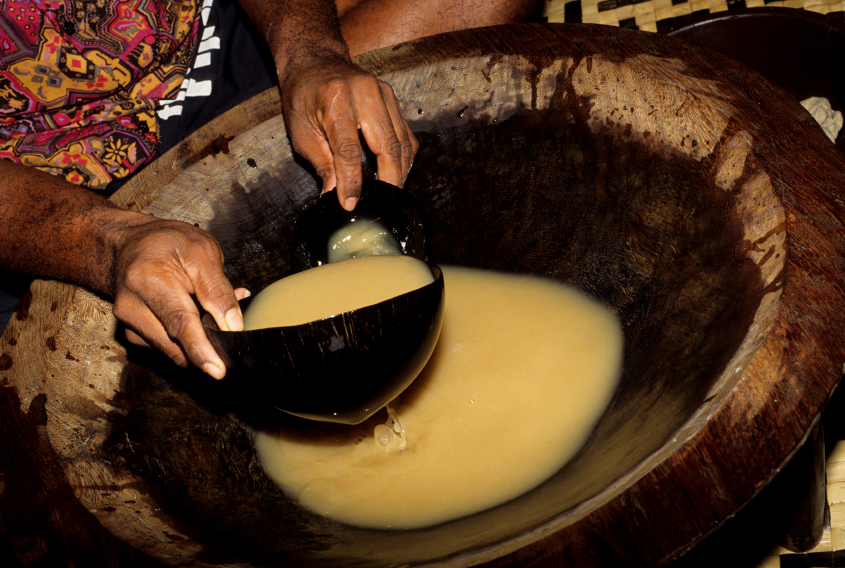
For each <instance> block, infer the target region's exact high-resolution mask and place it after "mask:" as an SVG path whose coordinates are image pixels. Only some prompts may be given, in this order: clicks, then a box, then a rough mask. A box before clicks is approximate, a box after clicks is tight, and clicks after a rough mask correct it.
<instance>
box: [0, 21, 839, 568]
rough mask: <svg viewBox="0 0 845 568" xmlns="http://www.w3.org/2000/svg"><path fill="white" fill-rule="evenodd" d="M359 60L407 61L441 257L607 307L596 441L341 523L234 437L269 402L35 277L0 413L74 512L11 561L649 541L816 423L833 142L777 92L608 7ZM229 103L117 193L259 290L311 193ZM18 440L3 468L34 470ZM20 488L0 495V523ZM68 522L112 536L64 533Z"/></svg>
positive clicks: (561, 552) (382, 67)
mask: <svg viewBox="0 0 845 568" xmlns="http://www.w3.org/2000/svg"><path fill="white" fill-rule="evenodd" d="M358 61H359V62H360V63H361V64H362V65H364V66H365V67H366V68H368V69H370V70H372V71H373V72H375V73H377V74H379V75H380V76H382V77H383V78H385V79H386V80H388V81H390V82H391V83H392V84H393V85H394V87H395V89H396V91H397V93H398V95H399V97H400V104H401V106H402V109H403V112H404V113H405V115H406V116H407V117H408V119H409V121H410V122H411V124H412V127H413V128H414V130H415V131H416V132H417V133H418V137H419V138H420V141H421V143H422V146H421V151H420V154H419V156H418V158H417V161H416V163H415V166H414V169H413V170H412V173H411V176H410V177H409V179H408V184H407V189H408V191H410V192H412V193H413V194H414V195H415V196H416V197H417V198H418V199H419V201H420V202H421V203H423V206H424V207H425V208H426V209H427V213H428V215H429V217H430V218H431V219H432V249H431V250H432V252H431V256H432V260H434V261H435V262H440V263H457V264H468V265H473V266H480V267H485V268H491V269H499V270H509V271H520V272H535V273H538V274H543V275H546V276H549V277H552V278H556V279H559V280H563V281H567V282H573V283H575V284H578V285H581V286H583V287H584V288H586V289H587V290H588V291H590V292H591V293H593V294H594V295H596V296H598V297H600V298H602V299H603V300H605V301H606V302H608V303H609V304H610V305H612V306H614V307H615V308H616V309H617V310H618V311H619V313H620V316H621V318H622V320H623V324H624V326H625V331H626V345H625V348H626V362H625V370H624V374H623V379H622V386H621V387H620V390H619V392H618V393H617V396H616V397H615V399H614V401H613V402H612V404H611V406H610V408H609V410H608V412H607V414H606V415H605V417H604V418H603V419H602V421H601V422H600V424H599V425H598V427H597V430H596V432H595V434H594V435H593V437H592V438H591V440H590V442H588V444H587V446H586V447H585V448H584V450H583V451H582V452H581V453H580V454H579V455H578V456H577V457H576V459H575V460H573V461H572V462H571V463H570V464H568V465H567V466H566V467H565V468H564V469H563V470H562V471H561V472H559V473H558V474H556V475H555V476H554V477H553V478H552V479H550V480H549V481H548V482H547V483H545V484H544V485H543V486H541V487H539V488H537V489H536V490H534V491H532V492H530V493H528V494H526V495H524V496H523V497H520V498H519V499H516V500H514V501H512V502H510V503H508V504H506V505H503V506H501V507H497V508H495V509H493V510H490V511H486V512H484V513H481V514H478V515H474V516H472V517H469V518H466V519H460V520H457V521H454V522H451V523H447V524H444V525H441V526H438V527H432V528H430V529H425V530H418V531H406V532H403V531H397V532H381V531H367V530H359V529H355V528H353V527H347V526H344V525H340V524H337V523H333V522H331V521H328V520H325V519H321V518H318V517H315V516H314V515H312V514H310V513H307V512H305V511H303V510H301V509H300V508H298V507H297V506H296V505H295V504H294V503H291V502H290V500H289V499H288V498H287V497H286V496H285V495H284V494H282V493H281V492H280V491H279V490H278V489H276V488H275V487H274V486H273V485H272V483H270V482H269V481H268V480H267V479H266V477H265V476H264V475H263V473H262V472H261V470H260V468H259V466H258V465H257V462H256V459H255V455H254V451H253V448H252V445H251V442H250V438H249V437H250V427H252V426H256V425H260V424H262V423H264V422H265V421H266V420H267V419H268V417H267V416H260V415H257V414H256V413H254V412H250V409H249V407H248V406H245V405H243V404H242V401H241V400H239V399H238V397H237V396H236V394H235V393H236V391H237V389H236V388H234V385H231V384H230V383H229V382H227V381H224V382H222V383H214V382H212V381H211V380H210V379H207V378H205V377H203V376H201V375H200V374H198V373H190V372H183V371H180V370H178V369H174V368H172V367H171V366H170V365H169V364H168V362H166V361H161V360H160V359H159V358H157V357H155V356H154V355H153V354H151V353H149V352H144V351H140V350H135V349H128V348H127V347H126V346H125V345H123V344H122V342H121V341H120V339H119V338H120V334H119V332H118V334H117V337H118V339H115V333H116V331H118V330H117V326H116V323H115V322H114V319H113V318H112V317H111V315H110V313H109V304H108V303H107V302H105V301H103V300H102V299H99V298H96V297H94V296H93V295H91V294H88V293H87V292H84V291H81V290H76V289H73V288H69V287H63V286H61V285H57V284H54V283H38V284H37V285H36V286H35V288H34V289H33V294H32V299H31V303H30V308H29V314H28V315H27V316H26V317H19V318H13V320H12V326H10V328H9V329H7V330H6V333H5V335H4V336H3V339H2V342H3V343H2V348H3V355H2V359H0V361H2V367H3V368H2V370H0V381H2V384H3V385H5V386H4V387H3V388H4V389H7V390H6V391H4V392H7V393H8V394H9V396H7V397H5V398H4V399H3V401H0V402H2V403H3V404H5V405H6V407H5V408H3V409H0V410H8V411H9V412H12V411H13V410H14V411H15V412H17V415H21V416H26V417H28V418H27V420H17V421H16V422H13V423H11V426H7V428H8V435H10V436H11V435H14V434H15V432H16V431H18V430H20V431H21V432H22V433H23V434H25V435H26V436H29V437H30V438H33V437H35V439H39V440H41V442H40V444H41V445H40V446H39V448H40V450H39V451H40V452H41V454H39V455H42V456H44V458H43V459H44V460H46V462H40V463H45V464H47V463H48V462H49V463H54V464H58V465H57V466H56V467H52V469H51V468H50V467H46V466H45V467H44V468H41V467H39V468H38V470H37V471H36V472H35V473H29V474H27V475H33V476H34V478H35V479H36V480H41V479H44V478H45V477H46V478H48V479H50V480H53V481H52V482H53V485H51V487H56V488H57V489H56V490H55V493H56V495H52V494H51V495H50V497H49V498H45V499H47V501H46V502H49V499H57V500H60V501H63V502H68V503H70V505H69V506H68V507H66V508H65V510H71V509H72V512H71V513H68V515H69V516H68V517H67V521H56V524H55V531H54V532H53V533H50V534H46V533H44V532H43V531H42V532H41V533H39V532H38V531H36V530H34V529H33V531H32V534H33V535H34V536H38V535H40V537H41V539H42V540H39V541H37V543H44V544H43V545H41V544H39V545H38V546H33V547H31V548H29V549H28V550H29V551H30V552H26V550H25V549H26V547H25V546H21V545H20V543H19V542H17V541H15V540H14V539H12V541H13V542H12V544H13V547H14V548H15V550H16V551H18V554H19V555H26V554H30V556H29V557H28V559H27V562H28V563H30V564H31V563H33V562H34V561H35V560H37V559H38V558H39V556H38V553H39V551H41V549H43V548H44V547H47V548H49V549H51V550H62V551H65V552H63V554H65V556H66V557H68V558H72V559H73V561H74V562H75V563H76V564H78V565H92V564H95V563H96V562H98V561H99V562H100V563H102V562H103V560H102V558H103V557H105V556H106V555H108V554H112V553H114V554H117V553H118V552H119V553H121V554H123V553H125V554H131V553H132V552H131V551H132V549H133V548H134V549H137V551H139V553H140V554H142V555H148V556H144V558H145V559H146V558H148V557H149V558H153V559H158V560H160V561H162V562H166V563H169V564H175V563H186V564H190V563H193V565H197V566H202V565H212V564H215V563H228V564H230V565H236V566H248V565H255V566H262V565H303V566H337V565H342V564H355V565H359V566H385V565H397V564H410V565H418V564H425V563H428V562H435V561H439V562H445V563H447V564H450V565H455V566H467V565H473V564H481V563H487V564H488V565H490V566H510V565H526V566H538V565H544V566H546V565H547V566H567V565H568V566H579V567H580V566H614V565H626V566H638V565H642V566H648V565H657V564H661V563H665V562H667V561H669V560H671V559H672V558H673V557H676V556H677V555H679V554H681V553H682V552H683V551H684V550H686V549H687V548H689V547H690V546H692V545H693V544H694V543H696V542H698V541H700V540H701V539H703V538H704V537H705V536H706V535H707V534H709V533H710V532H712V531H713V530H714V529H715V528H716V527H718V526H719V525H720V523H722V522H723V521H724V520H725V519H726V518H727V517H729V516H731V515H732V514H734V513H735V512H736V511H737V510H738V509H740V508H742V507H743V506H744V505H745V504H746V503H748V502H749V500H751V499H752V498H753V497H754V496H755V495H756V493H757V492H759V491H760V489H761V488H763V487H764V486H765V485H766V484H767V483H768V482H769V481H770V480H771V479H772V477H773V476H774V475H775V474H776V473H777V472H778V471H779V470H780V469H781V468H782V467H783V465H784V463H785V462H786V461H787V460H788V459H789V458H790V457H791V456H792V455H793V454H794V453H795V452H796V451H797V450H798V448H799V447H800V446H801V444H802V442H803V441H804V439H805V438H806V436H807V434H808V432H809V431H810V430H811V428H812V426H813V425H814V424H816V423H817V421H818V419H819V413H820V412H821V410H822V408H823V407H824V405H825V404H826V402H827V400H828V398H829V396H830V393H831V391H832V389H833V387H834V386H835V385H836V383H837V382H838V380H839V375H840V372H841V369H842V363H843V362H845V345H842V343H841V342H839V341H837V338H838V333H839V330H841V329H843V324H845V311H843V310H842V309H841V306H842V305H843V302H845V291H843V289H842V286H841V283H842V282H843V281H845V278H843V276H845V266H844V265H843V259H845V233H844V232H843V220H845V207H843V205H845V204H843V203H842V199H841V198H840V196H839V192H840V191H841V190H842V189H843V188H845V160H843V157H842V156H841V155H839V154H838V153H837V152H836V150H835V147H834V146H833V145H832V144H830V143H829V142H828V141H827V140H826V139H825V138H824V135H823V134H822V133H821V132H820V130H819V129H818V128H817V126H816V125H815V124H814V123H813V122H812V119H811V118H810V117H809V115H808V114H807V113H805V112H804V111H803V109H801V108H800V106H798V105H797V103H796V102H795V101H794V100H792V99H791V98H789V97H787V96H786V95H785V94H784V92H783V91H781V90H780V89H778V88H776V87H773V86H772V85H770V84H768V83H766V82H765V81H763V80H762V79H761V78H759V77H758V76H755V75H753V74H750V73H748V72H747V70H745V69H744V68H740V67H738V66H737V65H736V64H734V63H732V62H730V61H729V60H726V59H723V58H721V57H719V56H717V55H715V54H712V53H709V52H704V51H702V50H701V49H698V48H694V47H691V46H688V45H685V44H682V43H679V42H677V41H675V40H673V39H671V38H666V37H661V36H658V35H650V34H644V33H637V32H632V31H629V30H619V29H613V28H607V27H603V26H581V25H565V26H553V25H533V26H530V25H526V26H514V27H498V28H492V29H483V30H473V31H467V32H461V33H456V34H449V35H445V36H438V37H434V38H428V39H424V40H419V41H416V42H412V43H410V44H405V45H402V46H397V47H396V48H392V49H387V50H382V51H379V52H374V53H371V54H365V55H364V56H361V57H360V58H359V59H358ZM243 126H244V127H246V128H248V130H244V131H243V132H242V133H238V132H234V131H233V130H227V129H223V130H222V131H221V130H220V129H219V128H217V127H216V126H210V127H209V129H208V130H207V131H204V134H203V136H205V138H202V140H204V142H203V143H200V144H194V145H193V146H192V148H193V149H192V150H190V151H186V150H183V152H184V154H183V155H182V157H179V156H178V155H177V158H176V159H174V158H173V154H171V155H169V156H168V157H166V158H168V159H169V160H171V161H170V162H169V163H170V166H168V167H170V168H171V169H167V168H163V169H161V168H160V169H158V170H150V172H152V173H151V174H149V175H150V176H151V177H150V178H149V179H147V180H146V183H148V184H149V185H146V186H145V187H141V188H139V187H138V186H135V187H130V186H127V187H126V188H124V190H125V191H122V192H121V193H120V194H118V195H116V196H115V198H116V201H118V202H119V203H121V204H123V205H125V206H132V207H140V208H142V209H143V210H145V211H148V212H150V213H153V214H156V215H162V216H166V217H173V218H179V219H183V220H185V221H188V222H192V223H196V224H198V225H199V226H201V227H203V228H205V229H207V230H209V231H210V232H211V233H212V234H213V235H215V237H217V238H218V240H219V241H220V243H221V246H222V247H223V249H224V253H225V254H226V260H227V271H228V275H229V276H230V278H231V279H232V281H233V283H234V284H235V285H242V284H246V285H248V286H249V287H251V288H253V289H260V288H261V287H262V286H263V285H264V284H266V283H269V282H270V281H272V280H273V279H274V278H275V277H276V276H277V275H278V274H280V273H284V271H285V270H286V268H287V266H288V262H289V259H288V258H287V256H286V251H287V250H288V248H289V245H290V241H291V233H292V228H293V222H294V221H295V219H296V218H297V216H298V215H300V214H301V212H302V211H303V210H304V209H305V207H306V206H307V205H308V204H309V203H310V202H311V201H313V198H314V195H315V193H316V192H317V191H318V190H317V184H316V181H315V180H314V177H313V176H312V174H311V172H310V171H309V170H308V169H307V168H304V167H303V166H302V165H301V164H300V163H298V162H297V161H296V160H294V158H293V157H292V155H291V153H290V148H289V146H288V145H287V141H286V138H285V135H284V125H283V123H282V121H281V119H279V118H271V119H269V120H268V121H266V122H263V123H261V124H259V125H251V124H243ZM207 132H211V134H210V135H207ZM176 152H178V149H177V150H176ZM184 156H193V158H190V157H188V158H185V157H184ZM165 163H168V162H167V160H165ZM174 164H175V167H176V170H179V171H177V172H176V175H175V176H174V170H173V165H174ZM157 176H161V178H160V179H162V180H163V181H162V184H161V185H162V187H159V186H158V185H157V184H156V181H155V180H156V179H157ZM164 184H166V185H164ZM57 293H58V294H60V296H59V297H58V300H57V301H56V307H55V310H54V311H50V310H51V308H52V306H53V299H52V296H51V294H57ZM446 295H447V298H448V282H446ZM36 314H37V315H36ZM16 327H19V328H20V329H21V335H22V338H25V341H18V342H17V343H16V344H14V345H13V344H12V343H11V341H13V340H15V337H14V332H13V330H14V329H15V328H16ZM39 397H41V398H39ZM36 400H38V401H43V405H42V403H41V402H33V401H36ZM18 401H20V402H18ZM42 408H43V412H42V411H41V409H42ZM45 416H46V418H41V417H45ZM23 434H22V436H23ZM34 451H36V450H35V448H34V447H33V446H28V447H25V448H15V447H10V449H9V452H10V454H9V455H10V456H14V457H15V458H16V459H21V460H25V459H31V458H29V457H28V456H30V455H31V454H32V453H33V452H34ZM5 463H6V464H9V465H6V466H4V468H3V474H4V479H6V480H8V479H20V478H21V476H23V475H24V474H22V473H21V472H20V471H18V470H16V469H15V468H14V467H13V466H12V465H10V462H8V461H7V462H5ZM62 474H63V475H64V481H63V483H64V485H62V484H61V483H60V482H62ZM39 483H41V481H39ZM410 490H412V488H411V489H410ZM18 505H19V502H14V503H13V502H12V501H11V498H10V496H9V494H8V492H4V493H3V494H2V495H0V520H2V522H3V523H4V524H3V530H4V531H9V530H10V525H9V524H8V523H7V521H6V519H8V518H10V515H11V513H10V510H11V509H10V508H11V507H12V506H18ZM77 505H78V506H77ZM33 510H34V512H33V518H37V519H44V513H43V512H39V511H42V509H38V508H37V507H34V509H33ZM45 522H46V521H45ZM65 522H74V523H76V525H75V526H81V527H88V529H86V530H90V531H94V532H93V534H95V535H96V538H97V539H99V540H98V543H100V545H101V546H102V547H104V551H103V552H92V551H91V550H90V549H88V548H86V549H85V550H83V551H78V550H76V549H73V550H70V548H69V547H67V546H65V547H64V548H61V546H59V544H56V543H57V542H58V543H61V542H70V541H71V540H72V539H73V538H74V537H73V536H72V535H73V533H72V531H70V529H68V530H67V531H65V530H64V526H65V525H64V523H65ZM42 524H43V523H42ZM97 527H99V529H98V528H97ZM97 531H99V532H97ZM68 535H70V536H68ZM34 536H33V538H34ZM86 538H88V536H86ZM92 538H93V537H92ZM86 542H87V541H86ZM39 546H40V548H39ZM32 551H35V552H32ZM115 551H117V552H115ZM121 551H123V552H121ZM127 551H129V552H127ZM92 559H93V560H92ZM89 560H90V561H89Z"/></svg>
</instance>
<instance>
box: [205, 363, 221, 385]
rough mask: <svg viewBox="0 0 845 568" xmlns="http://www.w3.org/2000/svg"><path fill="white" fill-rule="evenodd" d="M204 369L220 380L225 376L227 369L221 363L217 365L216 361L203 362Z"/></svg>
mask: <svg viewBox="0 0 845 568" xmlns="http://www.w3.org/2000/svg"><path fill="white" fill-rule="evenodd" d="M202 370H203V371H205V372H206V374H208V375H211V376H212V377H214V378H215V379H217V380H218V381H219V380H220V379H222V378H223V375H225V374H226V369H224V368H223V367H221V366H219V365H215V364H214V363H203V366H202Z"/></svg>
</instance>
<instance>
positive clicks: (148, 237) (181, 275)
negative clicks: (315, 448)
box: [113, 218, 249, 379]
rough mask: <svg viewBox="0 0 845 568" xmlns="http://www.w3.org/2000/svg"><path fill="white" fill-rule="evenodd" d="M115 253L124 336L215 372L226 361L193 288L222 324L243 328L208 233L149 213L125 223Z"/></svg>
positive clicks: (219, 374)
mask: <svg viewBox="0 0 845 568" xmlns="http://www.w3.org/2000/svg"><path fill="white" fill-rule="evenodd" d="M120 243H121V245H120V247H119V249H118V251H117V255H116V263H115V264H116V266H115V270H116V273H115V288H114V290H115V294H114V309H113V312H114V315H115V317H117V319H119V320H120V321H121V322H122V323H123V324H124V325H125V326H126V337H127V339H128V340H129V341H130V342H131V343H134V344H137V345H145V346H152V347H155V348H157V349H159V350H160V351H162V352H163V353H164V354H165V355H167V356H168V357H170V359H172V360H173V362H174V363H176V364H177V365H179V366H181V367H187V366H188V361H189V360H190V361H191V362H192V363H193V364H194V365H196V366H197V367H199V368H200V369H202V370H203V371H205V372H206V373H208V374H209V375H211V376H212V377H214V378H217V379H220V378H223V375H224V374H225V373H226V367H225V366H224V365H223V362H222V360H221V359H220V357H219V356H218V355H217V353H216V352H215V351H214V348H213V347H212V346H211V344H210V343H209V341H208V338H207V337H206V335H205V332H204V331H203V328H202V324H201V323H200V316H199V312H198V311H197V308H196V305H195V304H194V302H193V300H192V299H191V294H193V295H195V296H196V298H197V300H199V302H200V304H201V305H202V307H203V308H204V309H205V310H206V311H208V313H210V314H211V315H212V316H213V317H214V321H215V322H217V325H218V327H219V328H220V329H222V330H225V331H240V330H242V329H243V314H242V313H241V310H240V308H239V307H238V302H237V301H238V300H239V299H241V298H243V297H245V296H247V295H249V292H247V291H246V290H245V289H243V288H239V289H238V290H233V289H232V285H231V284H230V283H229V281H228V279H227V278H226V276H225V275H224V274H223V254H222V252H221V251H220V246H219V245H218V244H217V241H215V240H214V238H213V237H212V236H211V235H209V234H208V233H206V232H204V231H202V230H200V229H198V228H196V227H193V226H192V225H189V224H187V223H182V222H179V221H166V220H161V219H155V218H151V221H150V222H149V223H145V224H142V225H139V226H133V227H131V228H127V229H126V234H124V235H122V237H121V239H120Z"/></svg>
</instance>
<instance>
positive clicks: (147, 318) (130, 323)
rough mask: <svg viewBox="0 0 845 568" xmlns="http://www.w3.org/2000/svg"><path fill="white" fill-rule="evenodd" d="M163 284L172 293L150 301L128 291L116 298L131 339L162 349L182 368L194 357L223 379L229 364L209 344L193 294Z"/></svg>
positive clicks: (118, 312) (117, 307) (160, 295)
mask: <svg viewBox="0 0 845 568" xmlns="http://www.w3.org/2000/svg"><path fill="white" fill-rule="evenodd" d="M161 286H162V289H165V288H166V289H167V290H168V291H169V292H170V293H169V294H166V295H165V294H159V295H157V297H156V298H155V299H147V300H143V299H141V298H140V297H138V296H133V295H126V294H121V295H119V296H118V297H117V298H115V305H114V314H115V316H116V317H117V318H118V319H119V320H121V321H123V322H124V324H125V325H126V326H127V339H129V341H131V342H132V343H136V344H139V345H144V344H147V345H150V346H152V347H154V348H156V349H158V350H159V351H161V352H162V353H164V354H165V355H166V356H167V357H169V358H170V359H171V360H172V361H173V362H174V363H175V364H176V365H179V366H180V367H187V366H188V361H189V360H190V361H191V363H193V364H194V365H196V366H197V367H199V368H200V369H202V370H203V371H204V372H206V373H207V374H209V375H211V376H212V377H214V378H215V379H222V378H223V376H224V375H225V374H226V367H225V365H223V361H221V360H220V357H219V356H218V355H217V353H216V352H215V351H214V348H213V347H212V346H211V343H209V341H208V338H207V337H206V335H205V331H203V328H202V324H201V323H200V317H199V312H198V311H197V309H196V307H195V306H194V303H193V301H192V300H191V298H190V296H189V295H188V294H187V292H186V291H185V292H184V293H181V294H174V292H176V291H177V290H178V289H179V288H180V286H179V285H168V284H167V283H166V282H162V283H161ZM183 290H184V289H183ZM156 314H161V316H158V315H156Z"/></svg>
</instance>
